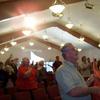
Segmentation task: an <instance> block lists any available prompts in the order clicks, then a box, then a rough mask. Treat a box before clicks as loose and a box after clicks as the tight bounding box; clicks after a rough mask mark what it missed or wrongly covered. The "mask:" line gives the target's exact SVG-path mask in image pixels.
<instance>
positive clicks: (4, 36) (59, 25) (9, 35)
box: [0, 22, 98, 49]
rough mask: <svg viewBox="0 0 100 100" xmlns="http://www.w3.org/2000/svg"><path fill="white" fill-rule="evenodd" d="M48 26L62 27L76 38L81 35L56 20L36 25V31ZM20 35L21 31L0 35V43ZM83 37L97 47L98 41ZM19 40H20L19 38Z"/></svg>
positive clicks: (0, 46)
mask: <svg viewBox="0 0 100 100" xmlns="http://www.w3.org/2000/svg"><path fill="white" fill-rule="evenodd" d="M49 27H58V28H60V29H62V30H64V31H67V32H69V33H70V34H72V35H73V36H75V37H78V38H79V37H80V36H81V33H78V32H76V31H74V30H71V29H68V28H67V27H65V26H64V25H62V24H59V23H57V22H51V23H46V24H42V25H40V26H38V27H37V31H40V30H43V29H46V28H49ZM21 36H23V34H22V32H21V31H18V32H13V33H9V34H5V35H1V36H0V44H2V43H4V42H6V41H10V40H11V39H12V38H13V39H15V38H18V37H21ZM33 37H34V36H33ZM84 37H85V41H86V42H87V43H90V44H91V45H93V46H95V47H97V48H98V42H96V41H94V40H92V39H91V38H89V37H86V36H84ZM34 38H35V39H36V40H38V41H39V42H41V41H42V42H43V41H44V40H42V39H39V38H36V37H34ZM26 39H28V40H29V38H26ZM19 42H21V40H20V41H19ZM44 43H45V44H46V45H49V46H50V42H48V43H47V41H45V42H44ZM51 45H52V47H54V48H55V47H57V48H58V49H59V46H57V45H55V44H53V43H51ZM2 47H4V45H0V48H2ZM57 48H56V49H57Z"/></svg>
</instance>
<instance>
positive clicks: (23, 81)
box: [16, 65, 38, 90]
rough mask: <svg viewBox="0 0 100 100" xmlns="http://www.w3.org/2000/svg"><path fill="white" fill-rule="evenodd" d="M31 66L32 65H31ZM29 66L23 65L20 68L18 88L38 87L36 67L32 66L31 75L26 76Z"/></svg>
mask: <svg viewBox="0 0 100 100" xmlns="http://www.w3.org/2000/svg"><path fill="white" fill-rule="evenodd" d="M29 67H30V66H29ZM29 67H26V66H25V67H24V66H23V65H21V66H20V67H19V69H18V77H17V81H16V86H17V88H18V89H24V90H29V89H36V88H37V87H38V82H37V77H36V74H37V70H36V69H35V68H32V71H31V75H30V76H29V77H25V72H26V71H27V70H28V68H29Z"/></svg>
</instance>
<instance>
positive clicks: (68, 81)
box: [0, 43, 100, 100]
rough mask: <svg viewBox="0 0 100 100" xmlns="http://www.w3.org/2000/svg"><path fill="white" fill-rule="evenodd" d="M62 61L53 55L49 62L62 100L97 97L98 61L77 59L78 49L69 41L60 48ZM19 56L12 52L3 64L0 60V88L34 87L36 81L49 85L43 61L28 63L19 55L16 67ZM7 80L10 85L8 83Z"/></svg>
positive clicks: (99, 89) (95, 99)
mask: <svg viewBox="0 0 100 100" xmlns="http://www.w3.org/2000/svg"><path fill="white" fill-rule="evenodd" d="M61 53H62V57H63V58H64V61H61V60H60V57H59V56H56V57H55V61H54V63H53V64H52V68H53V71H54V75H55V79H56V82H57V85H58V87H59V91H60V94H61V98H62V100H91V97H92V99H93V100H99V97H100V60H97V59H96V58H94V59H93V61H91V60H90V58H89V57H86V56H82V58H81V61H80V62H77V61H78V51H77V50H76V49H75V47H74V46H73V45H72V44H71V43H67V44H65V45H64V46H63V47H62V48H61ZM18 61H19V59H18V58H13V57H12V55H10V57H9V58H8V59H7V60H6V62H5V63H3V62H2V61H1V62H0V87H1V88H7V87H13V86H15V87H17V89H18V90H34V89H37V88H38V86H39V84H40V83H41V84H42V83H43V84H44V86H45V87H47V85H48V80H47V71H46V68H45V67H44V61H43V60H42V61H39V62H37V63H36V64H34V63H32V64H30V60H29V58H28V57H24V58H22V61H21V64H20V65H19V66H18ZM8 83H10V84H8Z"/></svg>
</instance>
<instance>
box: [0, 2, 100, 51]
mask: <svg viewBox="0 0 100 100" xmlns="http://www.w3.org/2000/svg"><path fill="white" fill-rule="evenodd" d="M89 2H90V3H92V4H93V5H94V8H93V9H88V8H86V7H85V5H84V4H85V1H81V2H76V3H72V4H66V8H65V10H64V16H63V17H61V18H58V17H54V16H52V14H51V12H50V10H49V9H46V10H43V11H38V12H32V13H28V15H30V16H32V17H34V18H35V21H36V22H37V24H34V26H33V32H32V34H31V35H32V36H35V37H37V38H40V39H43V35H47V36H48V39H47V40H46V41H48V42H51V43H53V44H56V45H58V46H60V44H61V43H66V42H71V43H73V44H74V45H75V46H76V47H77V48H82V49H85V48H90V47H92V45H90V44H91V42H90V44H89V43H87V42H88V41H87V40H86V42H85V41H83V42H80V41H79V36H81V35H82V36H84V37H86V38H89V39H90V40H92V41H93V43H92V44H94V45H95V46H96V45H97V44H98V43H99V42H100V33H99V26H100V20H99V18H100V0H89ZM25 15H26V14H25V13H22V15H20V16H15V17H11V18H6V19H3V20H0V37H1V36H2V35H5V34H9V35H10V33H12V32H16V31H18V30H21V29H22V28H23V27H24V26H23V19H24V17H25ZM69 17H70V18H71V21H72V22H73V24H74V27H73V28H72V29H66V30H64V29H63V28H61V27H57V26H50V27H45V28H39V27H38V26H39V25H42V24H43V25H44V24H48V23H52V22H56V23H58V24H59V25H62V26H63V27H65V24H66V23H68V18H69ZM67 30H69V31H67ZM72 31H75V32H76V33H79V35H78V37H77V36H76V35H74V33H73V32H72ZM70 32H72V33H73V34H72V33H71V34H70ZM76 33H75V34H76ZM75 36H76V37H75ZM12 38H13V36H12V35H11V39H12ZM16 39H17V38H16ZM90 40H89V41H90ZM9 41H10V40H9ZM6 42H7V41H6V40H5V41H3V42H2V41H0V46H2V44H5V43H6ZM94 42H95V43H94ZM96 47H97V46H96ZM1 48H2V47H1Z"/></svg>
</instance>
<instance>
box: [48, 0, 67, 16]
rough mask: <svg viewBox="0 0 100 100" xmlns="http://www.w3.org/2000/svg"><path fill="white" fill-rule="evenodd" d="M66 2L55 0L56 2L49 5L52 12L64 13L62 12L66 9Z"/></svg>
mask: <svg viewBox="0 0 100 100" xmlns="http://www.w3.org/2000/svg"><path fill="white" fill-rule="evenodd" d="M64 4H65V3H64V2H63V1H62V0H55V2H54V3H53V4H52V6H50V7H49V9H50V10H51V12H52V14H56V15H59V14H62V12H63V11H64V9H65V6H64Z"/></svg>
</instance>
